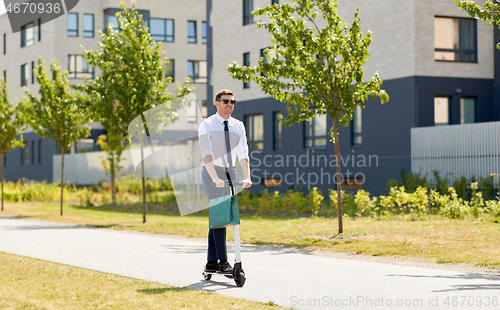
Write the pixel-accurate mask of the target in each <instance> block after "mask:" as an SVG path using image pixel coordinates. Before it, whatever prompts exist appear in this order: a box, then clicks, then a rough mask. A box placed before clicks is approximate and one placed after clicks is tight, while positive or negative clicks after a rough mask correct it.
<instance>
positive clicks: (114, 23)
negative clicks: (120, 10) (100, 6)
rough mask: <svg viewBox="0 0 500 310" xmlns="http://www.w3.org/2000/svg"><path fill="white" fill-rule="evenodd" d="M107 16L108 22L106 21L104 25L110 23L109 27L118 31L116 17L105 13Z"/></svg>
mask: <svg viewBox="0 0 500 310" xmlns="http://www.w3.org/2000/svg"><path fill="white" fill-rule="evenodd" d="M107 17H108V22H107V23H106V27H107V25H108V24H111V28H113V30H114V31H118V30H119V27H118V17H116V16H115V15H107ZM106 30H107V28H106Z"/></svg>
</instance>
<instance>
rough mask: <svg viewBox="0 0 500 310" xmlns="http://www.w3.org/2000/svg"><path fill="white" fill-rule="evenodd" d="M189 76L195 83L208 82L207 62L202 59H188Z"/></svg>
mask: <svg viewBox="0 0 500 310" xmlns="http://www.w3.org/2000/svg"><path fill="white" fill-rule="evenodd" d="M188 77H190V78H191V81H192V82H193V83H206V82H207V62H206V61H201V60H188Z"/></svg>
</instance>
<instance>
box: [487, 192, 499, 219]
mask: <svg viewBox="0 0 500 310" xmlns="http://www.w3.org/2000/svg"><path fill="white" fill-rule="evenodd" d="M486 210H487V211H488V213H489V214H491V215H492V216H493V217H495V218H500V197H497V200H488V201H486Z"/></svg>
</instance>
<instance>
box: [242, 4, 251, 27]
mask: <svg viewBox="0 0 500 310" xmlns="http://www.w3.org/2000/svg"><path fill="white" fill-rule="evenodd" d="M252 11H253V0H243V25H248V24H251V23H253V15H252Z"/></svg>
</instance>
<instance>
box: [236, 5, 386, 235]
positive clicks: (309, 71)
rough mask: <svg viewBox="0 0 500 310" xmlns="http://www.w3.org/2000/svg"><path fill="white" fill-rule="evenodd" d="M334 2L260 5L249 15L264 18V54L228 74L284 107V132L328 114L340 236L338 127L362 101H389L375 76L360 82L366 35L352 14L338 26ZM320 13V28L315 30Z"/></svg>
mask: <svg viewBox="0 0 500 310" xmlns="http://www.w3.org/2000/svg"><path fill="white" fill-rule="evenodd" d="M337 5H338V4H337V1H336V0H317V1H311V0H293V1H291V3H284V4H281V5H273V6H266V7H263V8H260V9H258V10H256V11H254V12H253V14H254V15H255V16H261V15H265V16H267V17H268V18H269V21H268V22H259V23H258V24H257V26H258V27H259V28H262V27H264V28H265V29H267V30H268V31H269V32H270V33H271V41H272V45H271V48H269V49H266V59H263V58H262V57H261V58H260V59H259V61H258V65H257V66H256V67H253V68H252V67H241V66H240V65H239V64H238V63H236V62H234V63H233V64H231V65H230V66H229V67H228V71H229V73H230V75H231V76H232V77H233V78H235V79H239V80H242V81H244V82H248V81H249V80H253V81H255V82H256V83H257V84H258V85H259V86H260V87H261V88H262V90H263V91H264V92H265V93H266V94H268V95H270V96H272V97H273V98H275V99H277V100H279V101H282V102H286V103H287V110H288V115H287V117H286V118H285V117H283V116H281V118H280V122H281V123H282V124H283V125H285V126H287V127H289V126H291V125H292V124H293V123H297V122H302V121H305V120H308V119H309V118H311V117H313V116H314V115H316V114H317V115H324V114H326V115H328V116H329V117H330V118H331V119H332V122H333V126H332V128H331V129H330V136H331V138H332V142H333V143H334V144H335V156H336V162H337V169H336V170H337V171H336V172H337V173H336V175H337V180H336V183H337V193H338V221H339V234H340V233H343V224H342V214H343V213H342V195H341V174H340V173H341V167H340V162H341V161H340V149H339V143H337V142H338V141H339V137H338V128H339V127H340V126H341V125H344V126H347V125H348V124H349V121H351V120H352V117H353V113H354V111H355V108H356V106H360V107H364V106H365V102H366V100H367V99H368V98H375V97H380V100H381V103H384V102H386V101H388V100H389V96H388V95H387V93H386V92H385V91H384V90H381V89H380V86H381V84H382V80H381V79H380V77H379V73H378V72H376V73H375V74H374V76H373V77H372V78H371V79H370V80H369V81H368V82H367V83H363V67H362V65H363V63H364V62H365V61H366V60H367V59H368V56H369V54H368V49H369V48H370V43H371V41H372V37H371V33H370V31H368V33H367V34H366V35H363V34H362V33H361V29H360V16H359V13H358V10H356V12H355V14H354V19H353V22H352V25H350V26H349V24H347V23H344V22H343V20H342V18H341V17H340V16H339V15H338V13H337ZM319 13H320V14H321V15H322V17H323V19H324V23H325V26H323V27H320V26H319V25H318V14H319Z"/></svg>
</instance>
